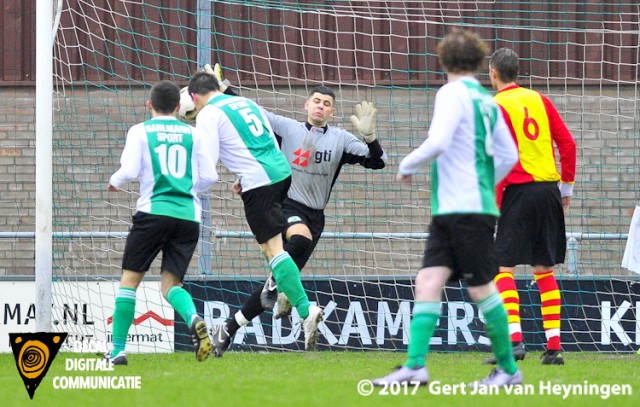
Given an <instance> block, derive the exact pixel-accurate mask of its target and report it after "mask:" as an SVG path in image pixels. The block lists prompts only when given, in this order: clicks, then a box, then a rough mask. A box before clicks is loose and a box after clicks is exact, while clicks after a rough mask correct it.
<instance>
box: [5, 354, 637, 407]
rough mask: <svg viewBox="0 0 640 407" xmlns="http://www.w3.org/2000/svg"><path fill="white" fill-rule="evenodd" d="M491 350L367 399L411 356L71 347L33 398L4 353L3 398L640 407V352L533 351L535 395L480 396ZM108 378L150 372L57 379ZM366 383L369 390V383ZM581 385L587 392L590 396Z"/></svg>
mask: <svg viewBox="0 0 640 407" xmlns="http://www.w3.org/2000/svg"><path fill="white" fill-rule="evenodd" d="M487 356H488V354H486V353H431V354H430V355H429V357H428V368H429V372H430V374H431V384H430V386H427V387H421V388H418V389H414V388H413V387H412V386H409V387H408V388H406V389H403V388H394V389H392V388H389V389H387V391H386V394H381V391H382V390H380V389H379V388H376V389H374V390H373V393H372V394H371V395H369V396H363V395H361V394H359V393H358V383H359V382H360V381H361V380H363V379H373V378H376V377H380V376H383V375H385V374H387V373H389V372H390V371H391V370H392V369H393V367H394V366H396V365H399V364H401V363H402V362H403V361H404V357H405V354H404V353H391V352H319V353H277V352H274V353H249V352H228V353H226V354H225V355H224V357H223V358H221V359H215V358H210V359H209V360H207V361H205V362H204V363H198V362H196V361H195V357H194V355H193V354H192V353H182V352H181V353H175V354H154V355H129V365H128V366H115V371H113V372H101V371H91V372H83V371H66V370H65V365H66V363H65V362H66V361H65V359H67V358H82V357H84V358H96V356H95V355H78V354H69V353H61V354H58V355H57V356H56V358H55V360H54V362H53V364H52V365H51V368H50V369H49V371H48V373H47V375H46V377H45V378H44V380H43V381H42V383H41V384H40V386H39V387H38V389H37V390H36V393H35V396H34V398H33V400H30V399H29V396H28V394H27V391H26V389H25V387H24V384H23V382H22V379H21V377H20V375H19V374H18V371H17V368H16V366H15V361H14V358H13V355H12V354H0V404H1V405H2V406H7V407H9V406H110V407H124V406H153V407H156V406H157V407H159V406H212V407H213V406H216V407H218V406H220V407H222V406H261V407H262V406H274V407H275V406H305V407H307V406H329V407H338V406H366V407H373V406H383V405H384V406H416V405H421V406H448V407H454V406H464V407H473V406H479V405H488V406H491V407H499V406H508V407H517V406H527V407H528V406H545V407H551V406H556V405H579V406H580V407H586V406H605V405H614V406H616V407H626V406H638V405H640V401H639V400H640V356H637V355H635V354H633V355H612V354H597V353H565V359H566V363H567V364H566V365H565V366H541V365H540V364H539V360H538V359H537V356H538V353H537V352H535V353H534V352H530V353H528V354H527V359H526V360H525V361H523V362H519V365H520V367H521V368H522V369H523V373H524V377H525V382H526V384H527V385H528V386H527V387H526V389H527V390H528V392H529V394H510V395H509V394H506V392H505V391H501V392H500V393H499V394H493V395H485V394H482V395H481V394H475V395H472V394H470V391H469V390H466V389H464V390H463V387H464V386H462V384H464V383H466V382H469V381H473V380H477V379H480V378H482V377H484V376H486V375H487V374H488V373H489V371H490V369H491V368H490V367H489V366H486V365H482V361H483V360H484V359H485V358H486V357H487ZM106 375H110V376H140V378H141V389H140V390H114V389H109V390H104V389H102V390H91V389H83V390H77V389H75V390H71V389H65V390H63V389H54V386H53V383H54V378H55V377H56V376H58V377H62V376H106ZM436 384H437V385H436ZM553 385H565V386H567V385H575V386H574V387H573V390H571V391H569V394H568V395H565V394H563V391H562V390H560V393H559V394H555V393H554V391H553V390H551V389H552V387H551V386H553ZM613 385H628V386H627V390H626V391H627V394H626V395H614V394H613V392H614V389H615V387H613ZM362 386H364V387H363V388H364V389H365V390H366V389H367V386H366V384H365V385H362ZM589 386H590V387H589ZM555 388H556V389H562V387H560V386H556V387H555ZM565 388H566V387H565ZM577 388H579V389H582V390H580V391H581V392H582V394H579V393H578V391H579V390H578V389H577ZM596 388H597V389H598V390H597V392H596V390H595V389H596ZM629 388H630V389H631V394H628V390H629ZM524 389H525V388H524V387H523V388H522V389H521V390H524ZM585 389H586V390H587V391H585ZM589 389H590V390H589ZM607 390H608V391H609V392H610V393H611V394H607ZM438 392H441V393H440V394H438ZM446 392H448V393H449V394H445V393H446ZM452 393H455V394H452ZM463 393H466V394H463ZM585 393H587V394H585ZM607 396H608V397H607Z"/></svg>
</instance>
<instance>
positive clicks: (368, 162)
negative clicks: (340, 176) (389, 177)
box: [340, 139, 386, 170]
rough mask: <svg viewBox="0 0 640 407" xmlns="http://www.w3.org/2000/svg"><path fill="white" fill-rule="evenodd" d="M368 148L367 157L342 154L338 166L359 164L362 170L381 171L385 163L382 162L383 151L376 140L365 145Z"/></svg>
mask: <svg viewBox="0 0 640 407" xmlns="http://www.w3.org/2000/svg"><path fill="white" fill-rule="evenodd" d="M367 147H369V157H367V156H365V155H357V154H351V153H344V154H343V155H342V159H341V160H340V165H341V166H342V165H343V164H360V165H362V166H363V167H364V168H370V169H372V170H381V169H383V168H384V167H385V165H386V164H385V162H384V161H383V160H382V155H383V154H384V151H383V150H382V146H381V145H380V142H379V141H378V139H375V140H373V141H372V142H371V143H367Z"/></svg>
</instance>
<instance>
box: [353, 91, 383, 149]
mask: <svg viewBox="0 0 640 407" xmlns="http://www.w3.org/2000/svg"><path fill="white" fill-rule="evenodd" d="M355 110H356V114H355V115H353V116H351V124H353V127H355V129H356V130H357V131H358V133H360V134H362V136H363V138H364V141H365V142H367V143H372V142H373V141H374V140H375V139H376V133H375V132H376V114H377V113H378V109H376V107H375V106H374V104H373V103H371V102H367V101H366V100H365V101H363V102H362V103H358V104H357V105H356V108H355Z"/></svg>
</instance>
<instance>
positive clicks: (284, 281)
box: [269, 252, 311, 319]
mask: <svg viewBox="0 0 640 407" xmlns="http://www.w3.org/2000/svg"><path fill="white" fill-rule="evenodd" d="M269 267H271V271H272V272H273V276H274V277H275V278H276V282H277V284H278V290H280V291H282V292H283V293H285V294H286V295H287V298H288V299H289V302H290V303H291V305H293V306H294V307H296V309H297V310H298V315H300V318H302V319H305V318H306V317H308V316H309V305H311V304H310V303H309V297H307V293H306V292H305V291H304V287H302V281H300V270H299V269H298V266H296V263H295V262H294V261H293V259H292V258H291V256H289V253H287V252H281V253H279V254H277V255H275V256H274V257H273V258H272V259H271V261H270V262H269Z"/></svg>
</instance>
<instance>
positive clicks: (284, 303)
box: [273, 293, 293, 319]
mask: <svg viewBox="0 0 640 407" xmlns="http://www.w3.org/2000/svg"><path fill="white" fill-rule="evenodd" d="M292 310H293V306H292V305H291V303H290V302H289V299H288V298H287V296H286V295H285V293H278V311H277V312H276V313H275V314H274V315H273V318H274V319H280V318H283V317H288V316H289V315H291V311H292Z"/></svg>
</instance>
